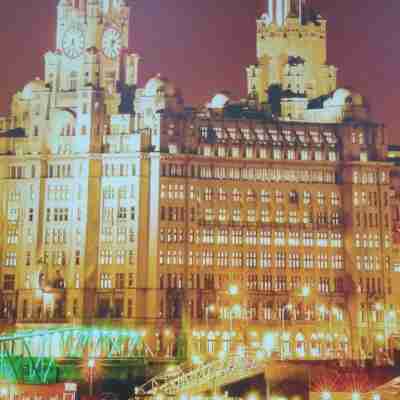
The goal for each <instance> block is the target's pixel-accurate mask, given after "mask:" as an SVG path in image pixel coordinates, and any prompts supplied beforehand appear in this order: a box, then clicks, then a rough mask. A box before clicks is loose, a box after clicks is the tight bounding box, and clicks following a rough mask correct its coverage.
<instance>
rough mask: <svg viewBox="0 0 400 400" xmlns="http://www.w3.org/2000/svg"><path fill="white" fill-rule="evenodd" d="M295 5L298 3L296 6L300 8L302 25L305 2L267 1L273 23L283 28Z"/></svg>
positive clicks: (268, 11) (295, 0) (289, 0)
mask: <svg viewBox="0 0 400 400" xmlns="http://www.w3.org/2000/svg"><path fill="white" fill-rule="evenodd" d="M294 3H298V4H296V6H297V7H298V17H299V22H300V23H301V20H302V13H303V4H304V0H267V13H268V16H269V18H270V20H271V22H273V23H275V24H276V25H278V26H283V25H284V24H285V21H286V18H287V17H288V15H289V14H290V13H291V11H292V9H293V8H294V7H295V4H294ZM293 11H295V10H293Z"/></svg>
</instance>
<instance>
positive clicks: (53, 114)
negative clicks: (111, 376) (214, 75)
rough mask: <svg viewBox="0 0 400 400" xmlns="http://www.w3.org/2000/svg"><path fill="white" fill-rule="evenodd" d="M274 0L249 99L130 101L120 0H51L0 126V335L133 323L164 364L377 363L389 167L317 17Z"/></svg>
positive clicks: (384, 317) (393, 277) (390, 320)
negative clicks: (36, 46)
mask: <svg viewBox="0 0 400 400" xmlns="http://www.w3.org/2000/svg"><path fill="white" fill-rule="evenodd" d="M295 3H296V2H294V1H288V0H276V1H274V0H270V1H269V2H268V7H267V10H268V12H267V13H266V14H264V15H262V16H261V18H260V19H259V20H258V21H257V26H258V28H257V44H258V59H259V62H258V64H257V65H253V66H250V67H249V68H247V78H248V84H249V88H248V97H247V98H246V99H244V100H241V101H240V102H234V101H232V100H231V99H230V97H229V96H228V95H227V94H226V93H220V94H217V95H216V96H215V97H214V98H213V99H212V100H211V102H210V103H209V104H207V105H205V106H204V107H199V108H197V109H194V108H188V107H185V105H184V102H183V98H182V95H181V92H180V91H179V90H178V89H177V88H176V87H175V86H174V84H173V83H172V82H170V81H169V80H168V79H166V78H163V77H162V76H156V77H154V78H152V79H151V80H149V81H148V82H147V84H146V85H145V87H144V88H139V87H137V76H138V65H139V60H140V57H139V56H138V55H137V54H135V53H132V52H130V51H128V50H127V48H128V37H129V24H128V21H129V7H128V6H127V5H126V3H125V1H124V0H108V1H103V2H100V1H99V0H80V1H76V0H75V1H72V0H60V2H59V5H58V20H57V32H56V37H57V48H56V50H55V51H53V52H48V53H47V54H46V55H45V57H44V62H45V74H44V79H43V80H41V79H36V80H33V81H32V82H30V83H28V84H27V85H26V86H25V87H24V88H23V90H22V91H21V92H18V93H17V94H15V96H14V97H13V100H12V104H11V113H10V115H9V116H8V117H5V118H2V119H0V153H1V157H0V179H1V187H2V191H1V196H2V197H1V199H2V201H1V215H2V218H1V223H2V232H3V234H2V235H1V247H0V251H1V259H2V263H1V267H0V277H1V298H0V299H1V302H2V306H1V308H0V309H1V318H2V319H3V322H4V324H7V323H8V324H12V325H15V326H17V327H36V326H38V325H41V326H43V325H45V324H48V325H52V324H72V323H74V324H79V323H81V324H107V323H112V324H115V325H121V326H128V327H129V326H132V327H133V326H135V327H137V326H140V327H144V328H145V329H146V332H147V335H146V338H147V339H148V341H149V342H150V343H151V345H152V346H153V348H154V351H155V353H157V354H167V355H173V354H176V353H178V354H182V352H183V351H184V349H185V346H186V343H187V344H188V345H189V349H190V351H191V353H192V354H193V355H194V357H195V358H196V357H197V358H198V359H201V358H202V357H203V355H207V354H208V355H214V354H216V353H219V352H227V351H230V350H233V349H236V347H237V346H242V345H250V346H251V347H255V348H258V347H260V346H262V347H263V348H264V349H266V350H267V351H268V352H270V353H280V354H281V356H282V357H283V358H302V359H308V358H311V359H331V358H354V359H360V358H361V359H363V358H367V357H372V356H375V357H376V358H384V357H385V354H386V350H389V349H390V350H391V351H393V349H394V346H395V340H396V334H398V332H399V325H398V319H399V316H400V315H399V311H400V309H399V307H400V300H399V299H400V285H399V283H400V269H399V268H398V267H397V265H398V264H396V263H395V257H394V253H393V252H394V248H393V243H392V239H393V237H392V236H393V227H394V225H395V224H394V222H393V215H394V213H393V210H394V209H396V204H397V203H396V201H397V198H396V196H394V195H393V193H394V192H393V183H392V177H393V176H394V175H395V171H396V167H395V164H394V162H391V161H390V160H389V161H388V159H387V156H388V135H387V133H386V132H385V129H384V126H383V125H382V124H378V123H375V122H373V121H371V120H370V118H369V116H368V109H367V107H366V106H365V105H364V101H363V98H362V96H360V95H359V94H357V93H353V92H351V91H349V90H347V89H342V88H339V89H338V88H337V87H336V68H335V67H332V66H327V65H326V21H325V20H324V19H323V18H322V17H321V16H320V15H318V14H317V13H315V12H314V11H313V10H312V9H311V8H310V7H309V6H308V5H307V4H303V3H304V2H303V1H299V2H298V3H296V4H295Z"/></svg>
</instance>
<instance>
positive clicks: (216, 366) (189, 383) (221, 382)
mask: <svg viewBox="0 0 400 400" xmlns="http://www.w3.org/2000/svg"><path fill="white" fill-rule="evenodd" d="M266 362H267V358H266V357H265V354H264V353H263V352H255V351H245V352H242V353H239V354H238V353H235V354H227V355H226V356H225V357H224V358H223V359H218V360H215V361H211V362H209V363H207V364H203V365H201V366H199V367H196V368H192V369H188V370H187V371H186V372H183V371H182V370H179V369H178V370H177V371H176V373H175V374H172V373H167V374H164V375H160V376H156V377H154V378H153V379H151V380H150V381H148V382H146V383H145V384H144V385H143V386H141V387H138V388H135V391H134V396H133V398H135V397H154V398H159V397H160V396H161V397H163V396H166V397H170V398H177V397H180V396H183V397H185V396H187V397H188V396H193V395H196V394H199V393H202V392H206V391H216V390H217V389H218V388H220V387H222V386H225V385H228V384H231V383H234V382H237V381H240V380H242V379H246V378H250V377H252V376H255V375H258V374H261V373H263V372H264V371H265V366H266ZM188 398H189V397H188Z"/></svg>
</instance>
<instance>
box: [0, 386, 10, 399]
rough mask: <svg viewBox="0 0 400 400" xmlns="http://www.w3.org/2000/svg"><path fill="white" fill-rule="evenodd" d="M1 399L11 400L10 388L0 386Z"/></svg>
mask: <svg viewBox="0 0 400 400" xmlns="http://www.w3.org/2000/svg"><path fill="white" fill-rule="evenodd" d="M0 399H4V400H11V393H10V389H9V387H7V386H0Z"/></svg>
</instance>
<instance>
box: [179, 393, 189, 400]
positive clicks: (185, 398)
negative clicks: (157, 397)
mask: <svg viewBox="0 0 400 400" xmlns="http://www.w3.org/2000/svg"><path fill="white" fill-rule="evenodd" d="M179 400H189V396H188V395H187V394H182V395H181V396H180V397H179Z"/></svg>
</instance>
